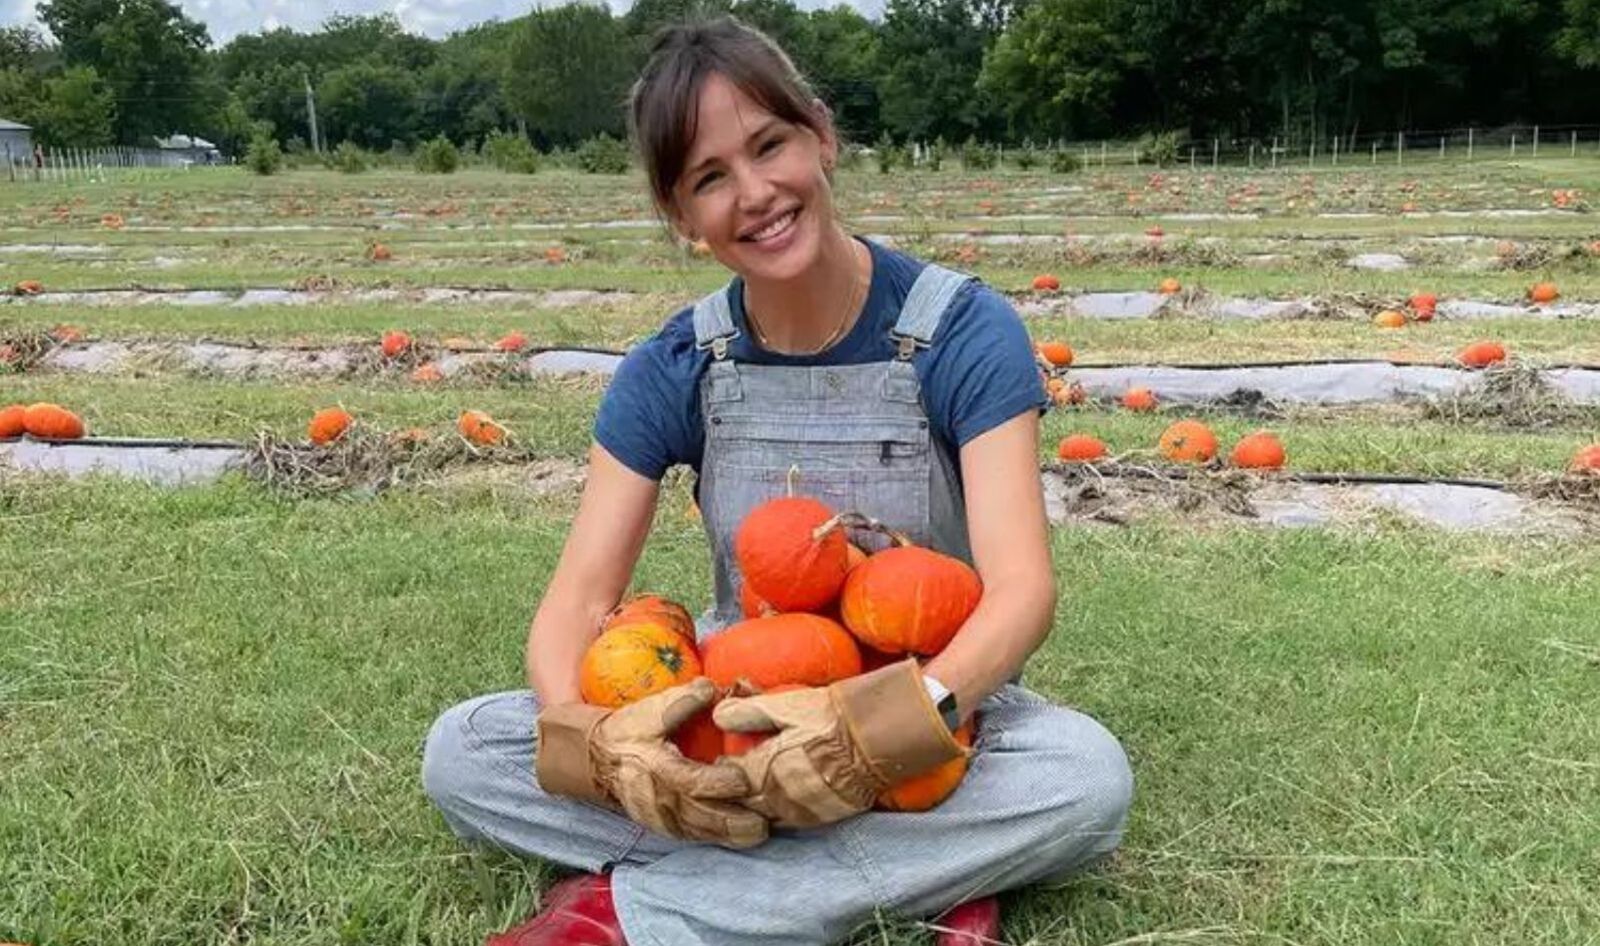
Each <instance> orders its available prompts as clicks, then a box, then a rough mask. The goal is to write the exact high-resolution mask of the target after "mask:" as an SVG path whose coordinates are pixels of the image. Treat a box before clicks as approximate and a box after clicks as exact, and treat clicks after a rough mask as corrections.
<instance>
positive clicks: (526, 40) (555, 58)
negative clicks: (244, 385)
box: [0, 0, 1600, 153]
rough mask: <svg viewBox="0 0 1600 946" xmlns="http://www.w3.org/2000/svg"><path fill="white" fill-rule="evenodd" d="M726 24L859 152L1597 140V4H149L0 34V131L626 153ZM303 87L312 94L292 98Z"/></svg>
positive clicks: (937, 0)
mask: <svg viewBox="0 0 1600 946" xmlns="http://www.w3.org/2000/svg"><path fill="white" fill-rule="evenodd" d="M723 12H728V13H732V14H734V15H735V16H738V17H740V18H741V19H743V20H744V21H745V22H748V23H751V24H752V25H755V26H757V27H759V28H761V29H763V30H765V31H766V32H767V33H768V34H769V35H771V36H772V37H773V38H775V39H776V40H778V42H779V43H781V44H782V45H783V46H784V48H785V49H787V50H788V52H789V53H790V55H791V56H792V57H793V58H794V60H795V62H796V64H797V65H798V66H799V68H800V69H801V71H802V72H803V73H804V74H805V75H806V76H807V77H808V78H809V79H810V80H811V82H812V83H813V85H814V86H815V87H816V89H817V91H818V93H819V95H820V96H821V97H822V98H823V99H824V100H825V101H826V102H828V104H829V105H830V106H831V108H832V109H833V112H834V116H835V120H836V121H837V122H838V124H839V126H840V127H841V129H842V131H843V132H844V134H845V135H846V136H847V137H848V138H850V139H852V140H855V141H859V142H876V141H881V140H884V139H885V138H887V139H889V140H892V141H896V142H905V141H911V140H915V141H933V140H935V139H938V138H943V139H945V140H946V141H948V142H952V143H954V142H959V141H966V140H969V139H974V138H975V139H979V140H982V141H989V142H998V143H1016V142H1022V141H1026V140H1032V141H1036V142H1043V141H1058V140H1063V139H1066V140H1073V139H1078V140H1082V139H1094V138H1102V137H1114V136H1127V135H1131V134H1136V133H1140V132H1147V131H1164V132H1176V133H1177V134H1178V135H1180V136H1192V137H1194V138H1212V137H1220V138H1222V139H1224V140H1233V139H1245V138H1253V139H1264V138H1266V137H1269V136H1275V135H1283V136H1287V137H1294V138H1304V137H1308V136H1311V137H1328V136H1335V135H1351V136H1354V135H1357V134H1360V133H1363V132H1366V131H1381V130H1385V129H1397V128H1445V127H1460V126H1464V125H1469V124H1471V125H1477V126H1479V127H1484V126H1494V125H1498V124H1506V123H1512V122H1535V121H1543V122H1545V123H1547V124H1555V123H1580V122H1594V121H1596V105H1595V103H1597V102H1600V0H1271V2H1261V0H1161V2H1153V0H889V3H888V6H887V8H886V9H885V11H884V14H883V16H882V17H881V19H879V20H868V19H867V18H865V17H863V16H862V15H861V14H860V13H858V12H856V11H855V10H854V9H852V8H851V7H848V6H843V5H841V6H836V7H833V8H831V9H819V10H810V11H807V10H801V9H799V8H797V7H796V6H795V5H794V4H793V3H792V2H790V0H637V2H636V3H634V5H633V6H632V7H631V8H630V9H629V10H628V12H627V13H625V14H622V15H614V14H612V13H611V12H610V11H609V9H608V8H607V7H605V6H603V5H600V4H599V3H596V2H593V0H579V2H575V3H570V4H566V5H562V6H555V7H550V8H547V9H536V10H533V11H531V12H530V13H528V14H527V15H526V16H523V17H520V18H517V19H515V20H510V21H493V22H487V23H483V24H479V25H476V26H473V27H471V28H468V29H465V30H462V31H459V32H457V33H454V34H452V35H450V36H448V37H446V38H444V39H442V40H432V39H429V38H426V37H422V36H417V35H414V34H410V33H407V32H406V31H405V30H404V29H403V28H402V27H401V25H400V23H399V21H398V20H397V19H395V18H394V17H393V16H392V15H380V16H335V17H333V18H332V19H329V20H328V21H327V22H326V23H324V24H323V25H322V27H321V28H320V29H318V30H316V31H314V32H308V33H301V32H297V31H294V30H291V29H273V30H267V31H264V32H260V33H251V34H244V35H241V36H238V37H236V38H234V39H232V40H231V41H229V42H228V43H226V44H224V45H222V46H220V47H217V46H214V44H213V43H212V42H211V39H210V37H209V35H208V33H207V31H206V29H205V27H204V25H202V24H200V23H198V22H196V21H194V20H192V19H190V18H189V17H187V16H186V15H185V14H184V13H183V12H182V11H181V10H180V9H179V8H178V7H177V6H176V5H175V4H173V3H170V2H167V0H44V2H41V3H40V4H39V5H38V15H39V18H40V20H41V21H42V22H43V23H44V24H45V26H46V27H47V28H48V30H49V34H48V35H44V34H41V33H40V32H38V31H36V30H33V29H30V28H27V27H17V26H13V27H6V28H3V29H0V117H3V118H8V119H12V120H15V121H21V122H23V123H25V124H28V125H32V126H34V127H35V129H36V137H37V138H39V139H40V140H41V141H43V142H44V143H46V144H47V145H52V144H53V145H65V146H75V147H92V146H97V145H105V144H137V145H148V144H149V143H150V142H149V138H150V136H152V135H162V136H165V135H168V134H171V133H174V132H182V133H188V134H199V135H201V136H203V137H206V138H210V139H211V140H213V141H215V142H217V143H219V144H220V145H221V146H222V147H223V149H224V150H225V151H228V152H230V153H232V152H236V151H239V150H241V149H242V147H243V144H244V142H245V141H247V140H249V139H250V138H251V137H253V136H260V135H270V136H272V137H273V138H275V139H276V140H277V141H279V142H281V143H283V144H284V145H285V146H286V147H288V148H289V149H290V150H295V149H296V148H300V147H305V146H306V145H307V144H308V143H309V136H310V114H309V110H308V98H309V99H314V100H315V108H316V118H317V121H318V125H319V133H320V137H321V139H322V141H323V142H324V143H342V142H351V143H352V144H354V145H356V146H360V147H362V148H367V149H394V148H401V149H409V148H410V147H412V146H414V145H416V144H417V143H418V142H421V141H424V140H428V139H433V138H435V137H436V136H440V135H442V136H444V137H445V138H448V139H450V140H451V141H454V142H457V143H462V144H471V143H475V142H482V141H484V140H485V139H486V138H489V137H490V136H492V135H493V136H497V137H498V136H503V135H504V134H506V133H508V132H511V133H515V134H517V135H519V136H521V137H523V138H525V139H526V140H529V141H531V142H532V143H534V144H535V145H537V146H538V147H539V148H541V149H554V148H570V147H573V146H575V145H577V144H578V143H579V142H582V141H584V140H587V139H591V138H593V137H595V136H598V135H610V136H621V134H622V133H623V129H624V118H623V107H622V105H623V101H624V99H625V96H626V94H627V87H628V84H629V82H630V81H631V80H632V77H633V76H634V75H635V73H636V72H637V70H638V68H639V65H640V63H641V62H642V61H643V57H644V55H645V51H646V49H647V48H648V42H649V38H650V36H651V35H652V34H653V33H654V32H655V30H657V29H658V28H659V27H661V26H662V25H664V24H666V23H669V22H673V21H676V20H679V19H681V18H684V17H687V16H705V15H715V14H717V13H723ZM308 90H309V91H310V96H308V94H307V92H308Z"/></svg>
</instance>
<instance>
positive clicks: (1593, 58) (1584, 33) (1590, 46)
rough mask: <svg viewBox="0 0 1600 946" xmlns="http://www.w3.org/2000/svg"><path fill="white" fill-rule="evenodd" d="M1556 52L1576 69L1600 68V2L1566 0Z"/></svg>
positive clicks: (1592, 0) (1593, 0) (1595, 0)
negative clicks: (1564, 21)
mask: <svg viewBox="0 0 1600 946" xmlns="http://www.w3.org/2000/svg"><path fill="white" fill-rule="evenodd" d="M1562 12H1563V13H1564V14H1565V17H1566V25H1565V26H1563V27H1562V28H1561V32H1560V34H1559V35H1558V36H1557V37H1556V49H1557V50H1558V51H1560V53H1561V54H1562V55H1563V56H1565V57H1567V58H1568V59H1570V60H1572V61H1573V62H1574V63H1576V64H1577V66H1578V68H1580V69H1600V0H1566V2H1565V3H1563V4H1562Z"/></svg>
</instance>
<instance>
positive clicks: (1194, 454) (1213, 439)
mask: <svg viewBox="0 0 1600 946" xmlns="http://www.w3.org/2000/svg"><path fill="white" fill-rule="evenodd" d="M1159 446H1160V448H1161V455H1162V456H1164V457H1166V458H1167V459H1168V460H1171V461H1173V462H1174V463H1209V462H1211V458H1212V457H1215V456H1216V455H1217V435H1216V434H1214V433H1212V432H1211V428H1210V427H1207V426H1206V425H1205V424H1202V423H1201V422H1199V421H1197V420H1180V421H1178V422H1177V423H1174V424H1172V425H1171V426H1169V427H1168V428H1167V429H1166V430H1164V431H1162V432H1161V440H1160V442H1159Z"/></svg>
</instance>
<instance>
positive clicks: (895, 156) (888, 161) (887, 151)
mask: <svg viewBox="0 0 1600 946" xmlns="http://www.w3.org/2000/svg"><path fill="white" fill-rule="evenodd" d="M872 149H873V157H874V158H876V159H877V162H878V173H879V174H888V173H889V172H890V171H893V170H894V169H895V165H904V166H906V167H910V165H911V159H910V155H909V154H907V153H906V152H905V151H904V150H902V149H900V148H897V147H895V143H894V139H893V138H890V137H889V133H888V132H884V133H883V134H882V135H880V136H879V137H878V143H877V144H875V145H873V146H872Z"/></svg>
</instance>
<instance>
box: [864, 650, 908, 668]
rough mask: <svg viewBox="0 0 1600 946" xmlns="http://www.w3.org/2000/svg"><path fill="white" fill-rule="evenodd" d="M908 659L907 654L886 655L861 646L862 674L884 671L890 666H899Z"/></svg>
mask: <svg viewBox="0 0 1600 946" xmlns="http://www.w3.org/2000/svg"><path fill="white" fill-rule="evenodd" d="M904 659H906V655H905V654H886V653H884V652H883V651H881V650H874V649H873V648H871V647H868V646H866V645H865V644H863V645H861V672H862V673H871V672H872V671H874V670H882V669H883V668H884V667H887V666H889V665H890V664H897V663H899V662H900V661H902V660H904Z"/></svg>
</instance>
